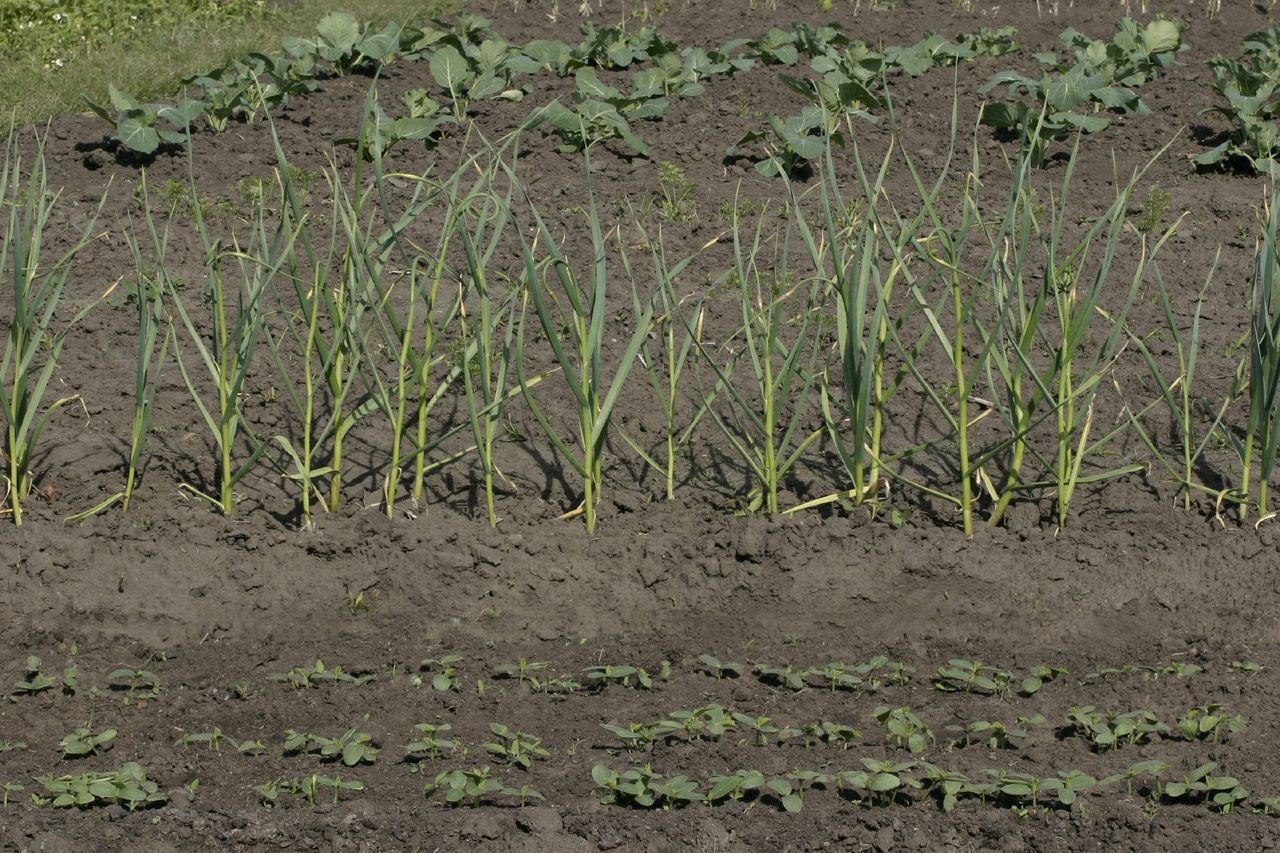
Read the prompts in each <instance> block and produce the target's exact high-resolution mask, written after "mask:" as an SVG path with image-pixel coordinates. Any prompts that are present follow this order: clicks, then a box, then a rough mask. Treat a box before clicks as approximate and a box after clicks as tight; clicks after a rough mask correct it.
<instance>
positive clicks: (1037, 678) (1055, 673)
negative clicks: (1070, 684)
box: [1018, 666, 1067, 696]
mask: <svg viewBox="0 0 1280 853" xmlns="http://www.w3.org/2000/svg"><path fill="white" fill-rule="evenodd" d="M1066 674H1067V671H1066V670H1065V669H1060V668H1058V667H1056V666H1038V667H1036V668H1035V669H1033V670H1031V672H1030V673H1029V674H1028V675H1027V676H1026V677H1025V678H1023V679H1022V682H1021V684H1019V685H1018V693H1020V694H1021V695H1023V696H1034V695H1035V694H1037V693H1039V692H1040V688H1042V687H1044V686H1045V685H1046V684H1048V683H1049V682H1050V681H1053V680H1054V679H1056V678H1059V677H1060V676H1063V675H1066Z"/></svg>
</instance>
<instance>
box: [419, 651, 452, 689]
mask: <svg viewBox="0 0 1280 853" xmlns="http://www.w3.org/2000/svg"><path fill="white" fill-rule="evenodd" d="M462 661H463V657H462V655H445V656H444V657H439V658H427V659H426V660H424V661H423V662H422V663H421V664H419V667H420V668H421V669H424V670H428V671H430V670H439V671H438V672H436V674H435V675H433V676H431V686H432V687H433V688H434V689H435V690H436V691H437V692H440V693H448V692H449V691H450V690H454V691H456V690H458V689H459V688H460V687H461V683H462V682H461V679H459V678H458V664H460V663H462Z"/></svg>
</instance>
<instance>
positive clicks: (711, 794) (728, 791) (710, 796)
mask: <svg viewBox="0 0 1280 853" xmlns="http://www.w3.org/2000/svg"><path fill="white" fill-rule="evenodd" d="M710 783H711V790H709V791H707V795H706V801H707V802H708V803H718V802H719V801H721V800H724V799H729V800H733V801H734V802H740V801H741V800H742V798H743V797H745V796H747V795H748V794H750V793H752V792H758V791H759V790H760V789H761V788H763V787H764V784H765V777H764V774H763V773H761V772H760V771H759V770H738V771H735V772H733V773H729V774H726V775H716V776H712V777H711V779H710Z"/></svg>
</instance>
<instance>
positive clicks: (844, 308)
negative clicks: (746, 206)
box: [787, 141, 912, 513]
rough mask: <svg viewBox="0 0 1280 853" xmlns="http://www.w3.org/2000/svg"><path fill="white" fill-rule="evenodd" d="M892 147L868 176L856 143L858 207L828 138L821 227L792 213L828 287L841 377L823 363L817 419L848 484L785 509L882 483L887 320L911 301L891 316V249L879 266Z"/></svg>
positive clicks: (860, 497) (905, 234)
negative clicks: (881, 207) (861, 205)
mask: <svg viewBox="0 0 1280 853" xmlns="http://www.w3.org/2000/svg"><path fill="white" fill-rule="evenodd" d="M892 153H893V145H892V144H891V145H890V146H889V148H888V150H887V151H886V152H885V156H884V160H883V161H882V162H881V164H880V168H879V171H878V172H877V173H876V174H875V176H874V180H872V179H870V178H869V177H868V175H867V171H866V169H865V167H864V165H863V161H862V157H861V154H860V153H859V150H858V146H857V143H856V142H855V143H854V145H853V162H854V165H855V166H856V168H857V174H858V180H859V184H860V187H861V191H862V192H861V196H862V197H865V199H866V208H865V209H863V210H858V209H856V208H855V207H854V206H853V205H852V204H850V203H849V202H848V201H846V196H845V193H844V192H843V191H842V190H841V188H840V185H839V181H838V180H837V177H836V167H835V160H834V158H833V157H832V154H831V145H830V141H828V143H827V150H826V156H825V159H824V160H823V161H822V165H821V167H820V170H819V171H820V180H819V184H818V185H819V187H820V188H821V198H822V220H821V226H822V231H821V232H819V233H818V234H817V235H815V234H814V232H813V230H812V229H811V228H810V227H809V225H808V223H807V222H806V221H805V219H804V217H803V216H801V217H797V227H798V228H799V231H800V235H801V237H802V238H803V241H804V245H805V248H806V249H807V250H808V252H809V257H810V260H811V261H812V263H813V266H814V268H815V269H816V270H819V271H820V272H821V274H822V275H823V276H829V277H830V278H829V279H828V281H829V289H828V294H827V295H828V298H829V299H830V300H831V302H833V303H834V307H835V328H836V351H837V353H838V355H839V361H840V365H839V375H840V380H841V381H840V384H839V385H838V386H837V385H836V384H834V383H832V382H831V381H829V380H828V378H827V376H826V373H825V371H824V373H823V377H822V384H821V387H820V389H819V390H820V392H821V402H822V416H823V423H824V424H825V426H826V431H827V434H828V436H829V437H830V438H831V444H832V447H833V448H834V450H835V452H836V455H837V457H838V458H839V460H840V463H841V465H842V467H843V468H844V472H845V475H846V476H847V477H848V483H849V487H848V488H846V489H844V490H842V491H839V492H836V493H834V494H829V495H824V496H821V497H818V498H815V499H813V500H810V501H806V502H804V503H802V504H800V505H799V506H796V507H792V508H791V509H789V510H787V512H789V513H791V512H799V511H801V510H805V509H809V508H812V507H817V506H823V505H825V504H830V503H833V502H835V501H839V500H845V499H851V500H853V502H854V503H855V504H860V503H862V502H863V501H864V500H866V499H867V498H868V497H869V496H871V495H874V494H875V493H876V492H877V491H878V490H879V487H880V483H881V476H882V475H881V472H880V467H881V452H882V449H881V444H882V440H883V434H884V426H885V409H886V407H887V405H888V400H889V398H890V397H891V396H892V395H893V393H894V392H895V391H896V390H897V386H898V383H897V382H891V383H890V384H889V385H888V386H886V384H885V355H886V352H887V344H888V340H889V324H890V323H891V322H892V323H895V324H897V325H899V326H901V324H902V322H903V321H904V320H905V319H906V314H907V313H909V312H910V311H911V309H912V306H910V304H908V305H907V306H906V308H905V310H904V311H903V312H902V313H901V315H900V316H891V314H890V305H889V301H890V299H891V297H892V295H893V290H894V284H895V282H896V280H897V279H898V277H899V274H900V271H901V267H900V263H901V262H900V261H899V260H898V259H897V258H896V257H895V259H894V260H893V261H892V262H891V264H890V267H889V269H888V271H887V272H884V273H882V271H881V269H880V263H881V261H880V259H881V256H882V246H881V241H882V240H883V239H885V235H886V233H887V229H886V227H885V223H884V222H882V221H881V217H880V214H879V213H878V210H877V203H878V201H879V199H880V196H881V195H882V193H883V187H884V180H885V176H886V174H887V172H888V167H889V162H890V157H891V156H892ZM790 190H791V184H790V181H788V191H790ZM911 233H912V232H911V228H910V227H903V228H901V230H900V231H899V233H898V235H897V236H896V238H895V239H896V240H897V241H898V243H899V253H898V254H899V255H900V252H901V247H902V246H904V245H905V244H906V243H907V242H909V240H910V235H911ZM828 256H829V257H828Z"/></svg>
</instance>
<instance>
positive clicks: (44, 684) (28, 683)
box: [14, 655, 57, 696]
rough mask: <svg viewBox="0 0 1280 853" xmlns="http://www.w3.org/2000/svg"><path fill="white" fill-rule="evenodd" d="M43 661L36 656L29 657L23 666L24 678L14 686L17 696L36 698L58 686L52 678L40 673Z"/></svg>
mask: <svg viewBox="0 0 1280 853" xmlns="http://www.w3.org/2000/svg"><path fill="white" fill-rule="evenodd" d="M40 666H41V661H40V658H38V657H37V656H35V655H28V656H27V661H26V663H25V664H24V665H23V678H22V680H21V681H19V682H18V683H17V684H15V685H14V693H15V695H27V696H34V695H35V694H37V693H43V692H44V691H46V690H48V689H49V688H51V687H53V685H54V684H57V682H56V681H54V680H53V679H52V678H51V677H49V676H47V675H45V674H44V673H43V672H41V671H40Z"/></svg>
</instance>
